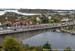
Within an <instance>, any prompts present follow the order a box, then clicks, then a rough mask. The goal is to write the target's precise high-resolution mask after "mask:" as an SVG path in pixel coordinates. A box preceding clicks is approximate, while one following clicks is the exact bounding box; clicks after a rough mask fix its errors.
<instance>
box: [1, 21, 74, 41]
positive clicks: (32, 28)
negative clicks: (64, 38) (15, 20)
mask: <svg viewBox="0 0 75 51" xmlns="http://www.w3.org/2000/svg"><path fill="white" fill-rule="evenodd" d="M66 26H75V21H72V22H64V23H52V24H38V25H28V26H12V27H5V28H4V27H2V28H3V30H0V40H2V39H3V38H4V37H5V36H7V35H8V36H13V37H15V38H17V39H18V40H23V39H27V38H29V37H32V36H34V35H37V34H39V33H40V32H45V29H53V28H59V27H66ZM41 30H44V31H41Z"/></svg>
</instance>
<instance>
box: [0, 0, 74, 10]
mask: <svg viewBox="0 0 75 51" xmlns="http://www.w3.org/2000/svg"><path fill="white" fill-rule="evenodd" d="M0 8H16V9H19V8H28V9H75V0H0Z"/></svg>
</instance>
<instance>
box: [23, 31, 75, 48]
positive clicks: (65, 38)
mask: <svg viewBox="0 0 75 51" xmlns="http://www.w3.org/2000/svg"><path fill="white" fill-rule="evenodd" d="M46 42H49V43H50V44H51V45H52V48H54V49H64V48H66V47H69V46H70V47H71V48H73V49H75V35H71V34H67V33H57V32H46V33H41V34H39V35H36V36H33V37H31V38H29V39H26V40H23V43H24V44H29V45H32V46H33V45H34V46H39V45H43V44H45V43H46Z"/></svg>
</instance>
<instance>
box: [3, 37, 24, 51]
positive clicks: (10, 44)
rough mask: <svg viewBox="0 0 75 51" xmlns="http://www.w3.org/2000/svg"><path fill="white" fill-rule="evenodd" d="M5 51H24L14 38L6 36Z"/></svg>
mask: <svg viewBox="0 0 75 51" xmlns="http://www.w3.org/2000/svg"><path fill="white" fill-rule="evenodd" d="M3 49H4V50H5V51H24V49H23V47H22V45H21V44H20V43H19V42H18V41H17V40H16V39H15V38H13V37H10V36H6V37H5V39H4V42H3Z"/></svg>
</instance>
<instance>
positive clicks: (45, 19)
mask: <svg viewBox="0 0 75 51" xmlns="http://www.w3.org/2000/svg"><path fill="white" fill-rule="evenodd" d="M40 19H41V22H42V23H49V21H48V17H47V16H46V15H45V14H42V17H41V18H40Z"/></svg>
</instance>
